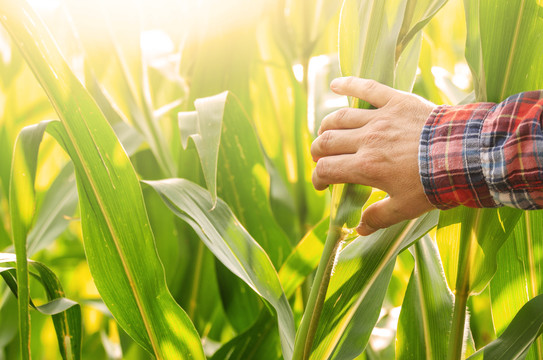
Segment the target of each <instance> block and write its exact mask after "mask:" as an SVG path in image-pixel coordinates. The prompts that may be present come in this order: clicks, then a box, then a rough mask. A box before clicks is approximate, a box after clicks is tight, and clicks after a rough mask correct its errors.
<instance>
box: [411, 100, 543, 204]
mask: <svg viewBox="0 0 543 360" xmlns="http://www.w3.org/2000/svg"><path fill="white" fill-rule="evenodd" d="M542 111H543V91H531V92H524V93H520V94H517V95H514V96H511V97H509V98H507V99H506V100H505V101H503V102H501V103H499V104H494V103H475V104H468V105H459V106H446V105H444V106H438V107H437V108H436V109H434V111H433V112H432V114H431V115H430V117H429V118H428V119H427V121H426V124H425V126H424V128H423V131H422V133H421V138H420V146H419V169H420V176H421V181H422V184H423V187H424V191H425V193H426V196H427V197H428V200H429V201H430V202H431V203H432V204H433V205H434V206H436V207H438V208H440V209H449V208H452V207H455V206H457V205H464V206H469V207H478V208H480V207H498V206H503V205H506V206H512V207H517V208H521V209H527V210H528V209H541V208H543V131H542Z"/></svg>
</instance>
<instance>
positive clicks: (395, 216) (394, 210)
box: [356, 198, 406, 236]
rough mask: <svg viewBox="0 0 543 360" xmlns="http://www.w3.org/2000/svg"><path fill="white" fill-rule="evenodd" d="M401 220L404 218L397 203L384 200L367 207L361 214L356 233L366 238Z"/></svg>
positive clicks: (390, 199) (389, 199)
mask: <svg viewBox="0 0 543 360" xmlns="http://www.w3.org/2000/svg"><path fill="white" fill-rule="evenodd" d="M403 220H406V217H405V215H404V214H403V212H401V211H399V205H398V204H397V201H395V200H394V199H393V198H386V199H383V200H381V201H378V202H376V203H375V204H372V205H370V206H368V208H367V209H366V210H365V211H364V213H363V214H362V220H360V224H359V225H358V227H357V228H356V231H357V232H358V233H359V234H360V235H362V236H367V235H370V234H372V233H374V232H375V231H377V230H378V229H383V228H387V227H389V226H391V225H394V224H397V223H399V222H400V221H403Z"/></svg>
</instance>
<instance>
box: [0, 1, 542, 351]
mask: <svg viewBox="0 0 543 360" xmlns="http://www.w3.org/2000/svg"><path fill="white" fill-rule="evenodd" d="M225 4H226V5H225ZM158 5H160V6H158ZM230 6H231V7H232V8H233V9H234V10H235V11H232V12H228V13H226V9H227V8H228V7H230ZM444 7H445V9H446V10H441V9H442V8H444ZM463 7H464V9H462V2H460V1H453V0H451V1H449V2H447V1H446V0H424V1H420V0H419V1H415V0H343V1H339V0H326V1H318V2H312V1H309V0H296V1H288V2H287V1H276V2H269V3H265V2H262V3H259V2H252V1H245V0H237V1H232V2H231V3H229V2H224V4H223V3H221V2H215V3H214V2H212V1H203V2H197V4H196V3H193V2H190V1H179V2H176V3H173V2H168V1H165V0H159V1H154V2H146V1H138V2H128V1H126V0H119V1H116V2H115V3H114V4H111V3H108V2H106V1H98V2H96V3H91V2H81V1H77V0H62V1H60V2H59V4H56V7H55V10H53V11H52V12H51V11H50V10H44V9H43V8H42V9H40V8H39V6H38V5H37V4H36V3H32V4H29V3H27V2H26V0H23V1H21V0H19V1H15V0H0V22H1V23H2V25H3V27H4V29H5V30H6V31H7V33H6V34H4V33H2V36H3V38H2V40H3V42H2V45H1V46H0V54H1V55H2V56H0V60H1V61H0V88H1V89H2V99H3V100H4V101H3V102H2V103H3V112H2V114H1V117H0V139H1V141H0V147H1V148H2V151H0V157H1V159H2V161H1V163H0V184H1V190H2V191H1V192H0V215H1V216H2V223H1V226H0V263H1V264H2V267H0V275H1V276H2V279H3V280H4V284H0V291H1V292H2V296H1V297H0V359H13V358H22V359H30V358H44V359H49V358H52V359H56V358H62V359H100V358H108V359H120V358H126V359H150V358H158V359H204V358H210V359H215V360H222V359H287V360H290V359H294V360H301V359H303V360H305V359H317V360H320V359H391V358H398V359H451V360H453V359H454V360H456V359H462V358H469V359H483V358H486V359H523V358H530V359H539V358H542V357H543V345H542V343H541V340H540V339H539V338H538V337H539V335H540V334H541V332H542V331H543V330H542V329H543V311H541V309H542V305H543V304H542V302H543V297H542V296H541V287H542V279H541V271H540V270H541V264H540V261H541V258H542V256H541V255H542V254H541V251H542V247H543V243H542V242H543V237H542V235H541V233H540V231H538V230H539V229H540V228H541V222H542V219H541V216H542V215H541V212H540V211H526V212H523V211H520V210H516V209H509V208H500V209H484V210H482V209H468V208H465V207H458V208H455V209H452V210H448V211H442V212H439V211H437V210H436V211H433V212H430V213H427V214H425V215H423V216H421V217H420V218H418V219H414V220H411V221H404V222H402V223H399V224H396V225H394V226H391V227H389V228H387V229H382V230H379V231H377V232H375V233H374V234H372V235H370V236H366V237H361V236H357V235H356V234H355V232H354V231H353V230H352V228H353V227H354V226H355V225H356V224H357V221H358V220H359V218H360V214H361V211H364V209H365V208H366V207H367V206H369V205H371V204H372V203H374V202H376V201H379V200H380V199H382V198H383V197H384V196H385V194H384V193H383V192H382V191H380V190H378V189H371V188H369V187H365V186H361V185H354V184H341V185H334V186H331V189H330V192H321V193H318V192H316V191H315V190H314V189H313V187H312V184H311V180H310V179H311V171H312V168H313V165H312V161H311V156H310V154H309V147H310V144H311V141H312V140H313V139H314V136H315V132H316V129H317V128H318V125H319V121H320V119H322V117H323V116H324V114H325V113H326V112H329V111H332V110H334V109H336V108H338V107H339V106H341V105H342V104H343V105H350V106H353V107H360V108H369V104H365V103H363V102H361V101H359V100H358V99H349V101H346V100H345V99H340V98H336V97H334V96H333V95H332V94H331V93H330V92H329V91H328V90H327V89H326V87H327V84H328V82H329V81H330V80H331V79H332V78H333V77H335V76H339V75H341V74H342V75H345V76H350V75H352V76H360V77H364V78H371V79H375V80H378V81H380V82H382V83H384V84H387V85H389V86H392V87H395V88H397V89H400V90H403V91H408V92H410V91H413V92H415V93H418V94H420V95H422V96H424V97H427V98H429V99H430V100H432V101H434V102H436V103H441V102H449V103H457V102H459V101H493V102H498V101H501V100H503V99H505V98H506V97H507V96H508V95H511V94H514V93H516V92H520V91H526V90H533V89H539V88H541V87H542V85H543V78H542V77H543V72H542V71H541V65H540V64H539V61H538V57H537V51H538V49H540V48H541V45H542V44H540V42H541V41H543V40H542V39H541V37H540V34H541V31H542V30H543V23H542V20H541V18H542V17H541V11H542V10H541V6H540V5H539V4H538V3H537V2H536V1H519V2H506V1H491V0H472V1H465V2H464V4H463ZM157 9H158V10H157ZM202 10H203V11H202ZM242 10H244V11H247V12H250V11H252V12H251V15H250V16H249V15H243V11H242ZM48 11H49V12H48ZM464 11H465V12H464ZM195 14H198V16H196V15H195ZM449 14H454V17H452V18H454V19H456V20H454V21H455V23H454V26H455V31H456V30H458V29H460V30H459V31H464V32H465V33H466V34H467V38H466V42H465V45H464V44H463V43H462V42H463V41H464V39H463V38H461V36H458V35H454V36H453V39H452V40H451V39H449V36H445V35H444V34H443V33H444V32H445V31H449V30H448V27H449V24H446V23H445V22H446V20H447V19H450V18H451V16H450V15H449ZM179 19H181V20H182V21H180V20H179ZM458 19H465V22H464V21H459V20H458ZM180 22H184V23H182V24H180ZM157 28H158V29H160V31H157V30H156V29H157ZM148 37H149V38H151V41H150V42H149V41H148V40H146V39H147V38H148ZM459 38H460V40H459ZM153 43H155V45H156V43H162V44H164V46H165V47H166V50H164V49H162V50H160V51H162V52H160V51H157V50H156V49H155V50H154V52H153V51H152V46H151V45H153ZM338 44H339V47H338ZM149 49H151V50H149ZM464 51H465V60H464ZM443 57H445V58H446V59H447V61H452V62H453V65H454V62H457V63H465V64H467V65H469V68H470V69H471V77H469V78H471V79H472V80H471V85H469V84H468V85H467V86H465V87H464V88H460V86H458V85H455V83H454V82H453V81H452V80H453V79H452V77H451V76H449V75H445V76H443V75H441V76H440V75H439V74H438V73H437V72H436V71H435V69H436V66H437V65H442V66H445V67H447V66H449V65H450V64H446V63H441V62H440V61H441V60H440V58H441V59H442V58H443ZM451 59H452V60H451ZM434 62H435V63H434ZM319 64H320V65H319ZM470 91H471V93H470ZM21 98H22V99H21ZM42 289H43V290H44V292H43V290H42ZM44 294H45V295H44ZM36 310H37V311H36ZM468 310H469V314H470V315H469V316H468ZM49 318H51V320H52V323H51V322H50V320H49ZM51 324H52V326H51ZM383 332H386V334H387V335H386V336H383V335H380V334H382V333H383ZM53 333H54V334H55V336H49V334H53Z"/></svg>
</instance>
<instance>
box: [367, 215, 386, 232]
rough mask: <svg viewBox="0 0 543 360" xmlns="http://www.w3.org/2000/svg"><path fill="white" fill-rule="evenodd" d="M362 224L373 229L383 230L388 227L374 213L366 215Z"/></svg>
mask: <svg viewBox="0 0 543 360" xmlns="http://www.w3.org/2000/svg"><path fill="white" fill-rule="evenodd" d="M364 222H365V223H367V224H368V225H369V226H371V227H372V228H374V229H383V228H386V227H388V224H387V223H386V221H385V220H384V219H383V218H381V217H380V216H379V214H376V213H375V212H371V213H368V214H367V215H366V218H365V219H364Z"/></svg>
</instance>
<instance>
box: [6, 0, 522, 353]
mask: <svg viewBox="0 0 543 360" xmlns="http://www.w3.org/2000/svg"><path fill="white" fill-rule="evenodd" d="M30 4H31V6H32V7H33V8H34V10H35V11H36V12H37V13H38V14H39V16H40V17H41V18H42V19H43V20H44V22H45V23H46V25H47V26H48V28H49V30H50V32H51V34H52V37H53V38H54V39H55V41H56V43H57V44H58V46H59V49H60V50H61V52H62V54H63V56H64V58H65V59H66V61H67V62H68V64H69V66H70V68H71V70H72V71H73V72H74V74H76V76H77V77H78V78H79V80H80V81H81V82H82V83H83V84H84V85H85V87H86V89H87V90H88V91H89V93H91V94H92V96H93V98H94V100H95V101H96V102H97V103H98V104H99V105H100V107H101V109H102V111H103V112H104V113H105V115H106V117H107V119H108V121H109V122H110V123H111V124H112V126H113V127H114V129H116V131H117V134H118V136H119V138H121V139H124V141H123V145H124V146H125V149H126V150H127V152H128V153H129V155H130V156H131V161H132V163H133V165H134V167H135V170H136V172H137V173H138V175H139V176H140V177H141V178H142V179H145V180H157V179H164V178H170V177H179V178H186V179H189V180H191V181H193V182H195V183H197V184H200V185H202V186H206V181H207V179H206V173H205V169H201V168H200V165H199V163H200V160H199V158H198V155H197V148H196V147H195V145H194V142H191V141H189V142H188V144H183V143H182V138H181V136H179V131H178V130H177V129H178V113H179V112H186V111H194V110H197V109H195V106H194V102H195V100H196V99H200V98H204V97H208V96H212V95H216V94H218V93H221V92H223V91H226V90H228V91H230V92H232V93H233V94H234V95H235V97H236V99H237V100H238V101H239V104H240V105H241V107H242V109H243V111H244V112H245V116H246V118H247V119H248V121H249V123H250V126H252V127H254V129H255V131H256V135H257V138H258V139H259V141H260V146H261V149H262V156H261V157H260V158H259V159H257V160H255V161H256V162H257V163H258V164H259V165H258V166H255V167H254V168H253V172H252V174H250V176H248V175H247V174H244V173H239V172H235V171H232V170H231V169H232V168H233V169H235V167H236V166H238V165H237V164H236V161H235V155H233V154H235V152H234V150H232V149H230V148H228V147H227V146H226V145H225V146H224V147H221V148H220V149H219V150H218V152H219V153H218V158H219V165H218V167H217V169H216V171H217V173H218V174H217V178H216V179H217V180H216V181H217V184H216V193H217V195H218V197H220V198H222V199H223V200H225V201H226V202H227V203H228V204H229V205H230V207H231V209H232V211H233V212H234V214H235V215H236V216H237V218H238V219H239V220H240V221H241V223H242V224H243V225H244V226H245V228H247V230H248V231H249V233H251V234H252V235H253V237H254V238H255V239H256V240H257V241H258V243H259V244H260V245H261V246H262V247H263V248H264V250H265V251H266V253H267V254H268V255H269V257H270V260H271V262H272V263H273V265H274V266H275V268H276V269H279V268H280V267H281V265H282V264H283V263H284V262H285V259H286V258H287V256H288V255H289V254H290V253H291V251H292V249H293V247H294V246H296V245H297V244H298V242H299V241H300V239H302V237H303V236H304V235H305V234H306V233H307V232H308V231H309V230H310V229H312V228H314V227H315V226H316V225H318V224H319V222H321V220H322V219H325V218H326V216H327V215H328V214H327V212H328V205H329V201H330V200H329V194H328V192H321V193H317V192H316V191H315V190H314V189H313V187H312V184H311V171H312V168H313V162H312V160H311V156H310V154H309V148H310V144H311V141H312V140H313V139H314V137H315V134H316V131H317V129H318V127H319V123H320V121H321V120H322V118H323V117H324V116H325V115H326V114H328V113H330V112H331V111H333V110H336V109H338V108H340V107H343V106H347V105H348V103H347V99H346V98H342V97H338V96H335V95H334V94H332V93H331V92H330V91H329V88H328V85H329V83H330V81H331V79H333V78H335V77H337V76H339V75H340V73H339V63H338V26H339V19H340V8H341V4H342V1H340V0H327V1H312V0H259V1H255V0H228V1H221V0H198V1H195V0H178V1H174V0H140V1H127V0H115V1H106V0H100V1H93V2H89V1H78V0H32V1H30ZM465 44H466V22H465V15H464V4H463V2H462V1H461V0H450V1H448V2H447V4H446V5H445V6H444V7H443V8H442V9H441V10H440V11H439V12H438V13H437V15H436V16H435V17H434V18H433V19H432V20H431V21H430V22H429V24H428V25H427V26H426V27H425V28H424V29H423V33H422V47H421V55H420V60H419V63H418V68H417V77H416V81H415V85H414V90H413V92H415V93H417V94H419V95H421V96H423V97H425V98H427V99H429V100H431V101H433V102H434V103H436V104H457V103H460V102H462V101H465V99H466V98H468V99H469V95H470V93H472V91H473V84H472V78H471V74H470V70H469V67H468V65H467V63H466V60H465V54H464V52H465V47H466V45H465ZM0 90H1V91H0V105H1V106H0V189H1V191H0V219H2V221H1V222H0V252H12V251H13V247H12V245H11V243H12V241H11V237H10V233H11V228H10V215H9V207H8V197H9V186H10V169H11V159H12V152H13V147H14V141H15V138H16V136H17V134H18V133H19V132H20V130H21V129H22V128H23V127H24V126H27V125H30V124H35V123H38V122H40V121H42V120H47V119H56V118H57V117H58V115H56V113H55V111H54V109H53V107H52V106H51V104H50V102H49V100H48V98H47V96H46V95H45V93H44V91H43V90H42V88H41V87H40V85H39V83H38V82H37V81H36V79H35V78H34V75H33V74H32V72H31V71H30V69H29V68H28V67H27V65H26V63H25V61H24V59H23V58H22V56H21V54H20V52H19V50H18V49H17V47H16V46H14V44H13V43H12V41H11V40H10V38H9V36H8V35H7V33H6V32H5V31H4V30H0ZM472 97H473V95H472ZM225 124H226V125H225V126H227V127H226V128H224V129H223V130H222V131H223V132H222V135H223V136H226V134H229V135H232V136H233V134H235V133H236V128H228V126H229V124H228V123H225ZM231 125H232V126H242V125H239V124H236V123H231ZM185 145H186V146H185ZM231 147H235V144H234V145H232V146H231ZM200 156H201V154H200ZM67 163H68V157H67V156H66V154H65V153H64V152H63V151H61V150H60V146H59V145H58V144H57V143H56V141H54V140H53V139H52V137H50V136H48V135H46V137H45V140H44V142H43V143H42V145H41V148H40V153H39V161H38V171H37V180H36V191H37V199H38V200H37V209H38V214H39V216H38V217H39V218H40V217H41V219H42V220H41V221H42V223H43V226H41V229H42V231H43V232H42V233H38V234H35V235H33V236H34V238H35V239H36V240H35V243H32V244H33V245H32V246H29V257H31V258H32V259H34V260H37V261H40V262H42V263H44V264H46V265H47V266H49V267H50V268H51V269H52V270H53V271H54V273H55V274H57V276H58V277H59V279H60V282H61V283H62V284H63V287H64V290H65V292H66V295H67V297H69V298H70V299H73V300H75V301H77V302H78V303H80V304H81V307H82V314H83V343H82V358H83V359H120V358H124V359H147V358H150V355H149V354H148V353H146V352H145V351H144V350H143V349H142V348H140V347H139V346H138V345H136V344H135V343H134V341H133V340H132V339H131V338H130V337H129V336H127V335H126V333H124V331H123V330H122V329H121V328H120V327H119V326H118V325H117V323H116V322H115V321H114V320H113V318H112V316H111V314H110V313H109V311H108V310H107V308H106V307H105V306H104V304H103V303H102V301H101V299H100V295H99V294H98V292H97V290H96V288H95V286H94V282H93V278H92V276H91V274H90V271H89V268H88V265H87V262H86V260H85V251H84V249H83V244H82V242H81V237H82V235H81V230H80V219H79V214H78V212H77V207H76V204H77V195H76V194H75V185H74V183H75V182H74V179H73V174H72V172H71V171H70V169H68V170H66V169H65V167H66V166H67V165H66V164H67ZM247 177H250V178H251V179H253V180H247ZM247 181H250V183H247ZM251 181H252V182H251ZM56 182H58V185H57V186H55V183H56ZM207 185H208V184H207ZM208 187H209V185H208ZM69 189H71V190H69ZM246 189H251V191H252V192H251V193H250V194H247V193H246ZM143 193H144V197H145V203H146V206H147V209H148V214H149V217H150V223H151V227H152V229H153V232H154V234H155V238H156V244H157V248H158V253H159V256H160V259H161V261H162V263H163V266H164V269H165V274H166V280H167V284H168V287H169V289H170V291H171V293H172V295H173V296H174V298H175V300H176V301H177V302H178V303H179V304H180V305H181V306H182V307H183V309H184V310H185V311H186V313H187V314H188V316H189V317H190V318H191V320H192V322H193V323H194V325H195V327H196V329H197V331H198V333H199V335H200V337H201V338H202V341H203V346H204V350H205V352H206V355H208V356H211V355H213V354H214V353H216V351H217V350H218V349H219V348H220V347H221V346H222V345H223V344H226V343H228V341H230V340H232V339H234V338H235V337H236V336H237V335H239V334H243V333H245V332H246V331H248V330H250V329H255V324H256V325H258V324H259V321H262V322H263V323H266V322H264V321H263V320H262V317H263V316H264V315H262V312H261V310H263V308H264V305H263V303H262V302H261V301H260V300H259V297H258V296H257V295H256V294H254V293H253V291H252V290H251V289H250V288H249V287H248V286H247V285H246V284H245V283H243V282H242V281H240V280H239V279H238V278H237V277H235V276H233V275H232V274H231V273H230V272H229V271H228V270H227V269H226V268H225V267H224V266H223V265H222V264H221V263H220V262H219V261H217V260H216V259H215V257H214V256H213V254H212V253H211V252H210V251H209V250H208V249H207V248H206V247H205V246H204V245H203V243H202V242H201V241H200V240H199V238H198V236H197V235H196V234H195V233H194V231H193V230H192V229H191V228H190V227H189V226H188V225H187V224H186V223H184V222H183V221H181V220H180V219H178V218H177V217H175V216H174V214H172V213H171V212H170V211H169V209H168V208H167V207H166V206H165V205H164V203H163V202H162V200H161V199H160V198H159V196H158V195H157V194H156V193H155V192H154V190H153V189H152V188H150V187H144V188H143ZM240 194H241V195H240ZM383 196H384V194H383V193H382V192H380V191H378V190H374V192H373V194H372V197H371V198H370V202H373V201H376V200H378V199H380V198H382V197H383ZM36 223H39V221H37V222H36ZM261 227H265V228H266V229H267V230H266V231H261ZM432 236H433V237H435V234H433V235H432ZM30 238H32V236H30ZM29 242H31V241H30V240H29ZM142 256H145V254H142ZM415 262H416V261H415V260H414V257H413V255H412V254H411V253H410V252H408V251H404V252H402V253H401V254H400V255H399V257H398V260H397V262H396V263H395V265H394V267H393V270H392V275H391V280H390V284H389V286H388V290H387V292H386V295H385V300H384V303H383V307H382V309H381V313H380V316H379V320H378V322H377V326H376V327H375V328H374V329H373V331H372V334H371V338H370V341H369V344H368V347H367V349H366V351H365V352H364V353H363V354H362V355H360V357H359V358H360V359H391V358H394V351H395V350H394V347H395V333H396V328H397V323H398V318H399V314H400V306H401V305H402V303H403V299H404V294H405V292H406V289H407V287H408V283H409V279H410V276H411V272H412V271H413V269H414V268H415ZM314 266H316V264H315V265H314ZM310 283H311V282H310V280H307V281H306V282H305V283H304V285H302V286H300V287H298V288H297V289H296V290H295V294H294V296H293V297H291V298H290V299H291V304H292V305H293V310H294V318H295V321H296V322H297V323H298V322H299V321H300V318H301V314H302V312H303V304H304V302H305V300H306V299H307V296H308V292H309V286H310ZM30 288H31V296H32V299H33V300H34V302H36V303H37V304H39V303H42V302H44V301H45V295H44V294H43V293H42V292H41V291H40V288H39V286H36V284H35V283H33V282H32V281H31V286H30ZM489 293H490V291H489V290H488V288H487V289H486V290H485V291H483V292H481V293H480V294H479V295H477V296H473V297H471V298H470V299H469V303H468V306H469V312H470V326H471V331H472V335H473V343H474V345H475V347H476V348H480V347H482V346H484V345H486V344H487V343H489V342H490V341H492V340H493V339H495V338H496V333H495V331H494V327H493V323H492V315H491V313H490V297H489ZM16 308H17V304H16V300H15V298H14V296H13V295H12V294H11V293H10V292H9V291H8V290H7V287H6V286H5V285H4V284H0V359H14V358H16V357H17V356H18V355H17V354H18V351H19V348H18V346H19V345H18V330H17V317H16V313H17V311H16ZM515 313H516V311H515ZM31 314H32V319H31V323H32V333H31V338H32V342H31V344H32V358H33V359H59V358H61V357H60V354H59V351H58V344H57V341H56V336H55V335H54V329H53V323H52V321H51V319H50V318H49V317H48V316H45V315H42V314H40V313H37V312H32V313H31ZM268 323H269V322H268ZM268 323H266V324H268ZM273 326H276V325H273ZM257 327H258V326H257ZM270 333H271V335H269V336H267V337H266V338H265V344H266V345H265V346H264V347H263V348H260V349H259V350H258V351H261V352H262V353H267V354H268V355H269V356H270V358H280V356H281V355H280V346H279V337H278V336H277V334H276V333H277V331H276V330H274V331H272V332H270ZM223 353H224V352H223ZM214 358H218V359H220V358H221V351H220V350H219V352H217V353H216V355H215V357H214Z"/></svg>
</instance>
